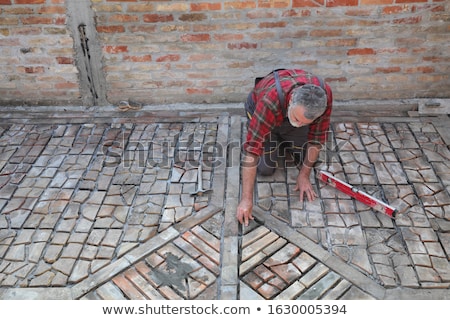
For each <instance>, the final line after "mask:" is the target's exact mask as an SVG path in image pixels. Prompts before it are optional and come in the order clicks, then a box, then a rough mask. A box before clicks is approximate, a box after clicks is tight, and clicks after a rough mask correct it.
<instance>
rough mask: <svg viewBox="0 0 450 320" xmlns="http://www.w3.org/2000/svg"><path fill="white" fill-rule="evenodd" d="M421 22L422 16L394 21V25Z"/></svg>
mask: <svg viewBox="0 0 450 320" xmlns="http://www.w3.org/2000/svg"><path fill="white" fill-rule="evenodd" d="M420 21H422V16H415V17H407V18H401V19H394V21H393V23H397V24H415V23H419V22H420Z"/></svg>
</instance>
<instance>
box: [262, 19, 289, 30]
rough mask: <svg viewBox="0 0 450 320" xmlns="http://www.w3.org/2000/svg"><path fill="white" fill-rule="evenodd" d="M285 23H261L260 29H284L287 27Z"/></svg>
mask: <svg viewBox="0 0 450 320" xmlns="http://www.w3.org/2000/svg"><path fill="white" fill-rule="evenodd" d="M286 24H287V23H286V22H285V21H277V22H261V23H260V24H259V25H258V27H259V28H284V27H286Z"/></svg>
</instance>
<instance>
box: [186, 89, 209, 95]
mask: <svg viewBox="0 0 450 320" xmlns="http://www.w3.org/2000/svg"><path fill="white" fill-rule="evenodd" d="M186 92H187V94H212V93H213V91H212V90H211V89H206V88H187V89H186Z"/></svg>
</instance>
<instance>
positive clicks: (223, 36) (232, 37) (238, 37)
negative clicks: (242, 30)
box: [214, 33, 244, 41]
mask: <svg viewBox="0 0 450 320" xmlns="http://www.w3.org/2000/svg"><path fill="white" fill-rule="evenodd" d="M243 39H244V35H243V34H236V33H226V34H215V35H214V40H217V41H232V40H243Z"/></svg>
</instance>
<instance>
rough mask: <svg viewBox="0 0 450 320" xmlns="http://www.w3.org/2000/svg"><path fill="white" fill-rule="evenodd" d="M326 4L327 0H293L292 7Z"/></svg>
mask: <svg viewBox="0 0 450 320" xmlns="http://www.w3.org/2000/svg"><path fill="white" fill-rule="evenodd" d="M324 5H325V0H317V1H315V0H292V8H303V7H322V6H324Z"/></svg>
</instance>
